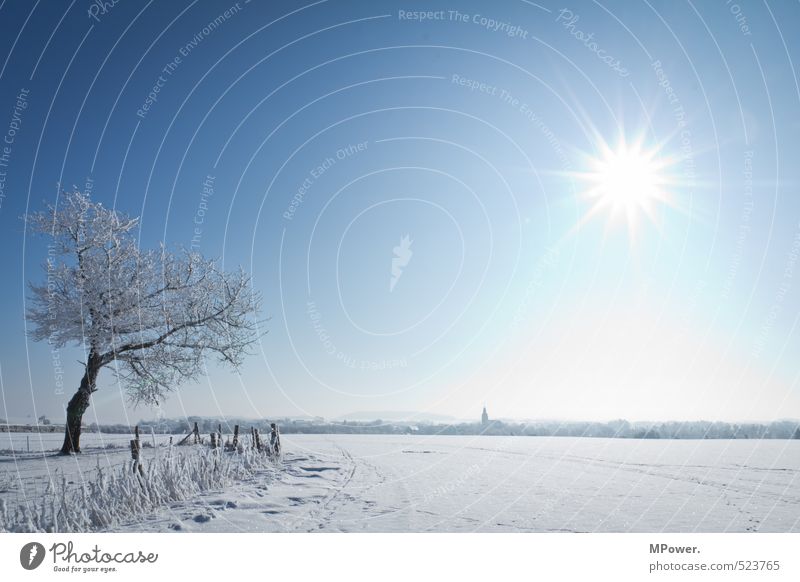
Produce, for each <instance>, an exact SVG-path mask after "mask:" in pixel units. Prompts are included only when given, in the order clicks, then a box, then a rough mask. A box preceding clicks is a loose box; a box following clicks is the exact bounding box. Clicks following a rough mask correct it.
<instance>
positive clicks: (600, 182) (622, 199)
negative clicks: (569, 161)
mask: <svg viewBox="0 0 800 582" xmlns="http://www.w3.org/2000/svg"><path fill="white" fill-rule="evenodd" d="M667 165H668V163H667V162H665V161H664V159H663V158H661V159H660V158H659V156H658V149H653V150H644V149H643V148H642V147H641V145H639V144H628V143H626V142H625V141H621V142H620V143H619V145H617V147H616V148H611V147H609V146H608V145H606V144H603V147H601V151H600V153H599V155H598V156H597V157H594V158H592V159H591V160H590V162H589V171H587V172H584V173H581V174H580V178H582V179H583V180H584V181H585V182H586V183H587V185H588V187H587V189H586V191H585V197H586V198H587V199H588V200H589V201H590V202H591V203H592V206H591V208H590V209H589V212H588V213H587V215H586V216H585V217H584V221H582V222H585V221H586V220H588V219H590V218H591V217H593V216H594V215H596V214H598V213H600V212H607V213H608V214H609V218H610V220H611V222H612V223H613V222H615V221H618V220H619V219H622V220H624V222H625V223H626V224H627V226H628V230H629V232H630V233H631V235H633V233H634V232H635V231H636V228H637V226H638V223H639V221H640V219H641V218H642V217H643V216H646V217H647V218H649V219H650V220H651V221H652V222H653V223H654V224H658V223H657V217H658V216H657V212H658V210H659V206H660V205H661V204H664V203H669V202H670V200H669V190H668V186H669V185H668V180H667V175H666V170H665V168H666V166H667Z"/></svg>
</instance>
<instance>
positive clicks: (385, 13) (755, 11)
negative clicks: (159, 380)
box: [0, 0, 800, 422]
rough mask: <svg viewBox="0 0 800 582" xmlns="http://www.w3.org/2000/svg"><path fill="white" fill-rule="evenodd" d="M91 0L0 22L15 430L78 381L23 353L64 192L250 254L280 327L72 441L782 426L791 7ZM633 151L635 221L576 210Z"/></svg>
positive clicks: (105, 397)
mask: <svg viewBox="0 0 800 582" xmlns="http://www.w3.org/2000/svg"><path fill="white" fill-rule="evenodd" d="M98 6H99V5H98V4H95V3H90V2H88V1H85V0H75V1H74V2H71V3H70V2H36V3H34V2H24V1H21V0H17V1H14V0H6V1H5V2H3V3H2V4H0V33H1V34H0V45H2V50H0V57H2V59H3V62H2V64H1V65H0V66H2V69H0V88H2V94H1V95H0V132H2V133H3V134H4V136H5V137H7V138H9V139H11V143H10V144H9V143H7V142H6V143H5V145H7V146H8V147H9V150H7V153H6V163H5V165H4V166H3V167H0V171H2V172H3V175H0V178H4V181H3V182H0V185H2V190H0V193H1V196H0V201H1V204H2V205H0V237H2V247H3V249H4V253H3V273H4V275H5V276H4V278H3V284H2V286H0V300H1V301H0V329H2V330H3V332H2V336H1V337H0V342H2V349H1V350H0V377H1V378H2V393H3V399H4V400H3V408H2V415H3V416H5V417H8V418H12V419H24V418H25V417H27V416H28V415H33V414H34V412H35V413H36V414H47V415H49V416H50V417H51V418H54V419H59V418H60V417H61V416H62V414H63V413H62V410H63V407H64V405H65V403H66V401H67V400H68V398H69V396H70V395H71V393H72V392H73V391H74V389H75V388H77V385H78V382H79V378H80V374H81V371H80V365H79V363H78V361H79V360H80V359H81V357H82V352H81V350H80V349H79V348H78V347H75V348H72V349H64V350H62V351H61V352H59V353H57V354H54V353H53V352H52V351H51V349H50V347H49V346H47V345H42V344H35V343H32V342H30V341H29V340H28V339H26V335H25V324H24V317H23V314H24V310H25V306H26V290H25V284H26V281H30V280H38V279H41V277H42V276H43V273H42V270H41V266H40V265H41V262H42V260H43V259H44V257H45V242H44V241H42V240H37V239H35V238H32V237H30V236H26V234H25V232H24V225H23V223H22V221H21V220H20V216H21V215H23V214H24V213H25V212H28V211H31V210H38V209H41V208H42V207H43V206H44V204H45V203H47V202H52V201H53V200H54V199H55V197H56V194H57V192H58V189H59V184H61V185H62V186H63V187H64V188H71V187H72V186H73V185H75V186H77V187H78V188H79V189H87V187H88V188H90V189H91V191H92V196H93V197H94V198H95V199H96V200H99V201H102V202H103V203H104V204H107V205H114V206H115V207H116V208H118V209H120V210H121V211H124V212H126V213H129V214H133V215H141V217H142V228H141V232H140V233H139V236H140V242H141V245H142V246H144V247H147V246H152V245H155V244H157V243H158V242H159V241H161V240H164V241H166V242H167V243H168V244H169V245H174V246H177V245H185V246H190V245H195V248H197V249H198V250H200V251H201V252H202V253H204V254H205V255H207V256H211V257H218V258H219V259H220V260H221V261H223V262H224V264H225V265H226V266H227V267H229V268H234V267H236V266H238V265H242V266H243V267H244V268H245V269H246V270H248V271H249V272H250V273H252V275H253V280H254V284H255V286H256V287H257V288H258V289H259V290H260V291H261V292H262V293H263V295H264V315H265V316H266V317H269V318H270V319H269V322H268V324H267V325H268V330H269V333H268V334H266V335H265V336H264V338H263V339H262V341H261V343H260V345H259V347H258V350H257V353H256V354H255V355H254V356H253V357H251V358H250V359H248V361H247V362H246V364H245V366H244V367H243V368H242V370H241V373H240V374H238V375H237V374H232V373H230V372H229V371H227V370H224V369H217V368H216V367H213V366H211V367H210V368H209V374H208V378H207V380H205V381H203V382H201V383H200V384H186V385H183V386H181V387H180V389H179V390H176V392H175V393H174V394H173V395H172V397H171V398H170V399H169V400H168V401H167V402H166V403H164V405H163V407H162V409H161V410H160V411H152V410H147V409H138V410H135V409H133V408H132V407H131V406H129V405H128V404H126V402H125V399H124V394H123V392H122V391H121V390H120V387H119V386H117V385H116V384H115V383H114V381H113V378H112V375H111V374H110V373H109V372H108V371H106V372H104V373H103V374H102V375H101V378H100V386H101V389H100V391H98V392H97V393H96V395H95V397H94V401H93V405H92V408H91V409H90V411H89V413H88V414H87V422H92V421H94V420H99V421H100V422H106V421H126V420H136V419H138V418H142V417H151V416H152V415H153V414H155V413H158V414H167V415H169V416H179V415H183V414H208V415H244V416H278V415H322V416H326V417H335V416H338V415H341V414H346V413H348V412H352V411H360V410H380V411H385V410H413V411H424V412H430V413H440V414H449V415H453V416H456V417H477V415H478V414H479V412H480V408H481V406H482V405H483V404H484V402H485V403H486V404H487V406H488V407H489V410H490V413H491V414H492V415H493V416H501V417H515V418H572V419H609V418H617V417H627V418H632V419H666V418H673V419H683V418H685V419H696V418H708V419H717V418H719V419H728V420H743V419H748V420H751V419H755V420H769V419H774V418H785V417H798V416H800V387H798V378H799V376H798V373H800V370H799V369H798V366H797V353H798V350H800V340H799V339H798V330H797V322H798V316H800V293H798V288H799V287H798V282H797V279H798V277H799V276H800V267H798V265H797V259H798V252H800V238H798V237H800V201H798V197H797V186H798V183H799V182H800V181H799V180H798V171H799V169H798V166H797V164H796V160H797V159H798V144H797V140H796V138H794V136H796V135H797V133H798V130H799V129H800V127H798V125H800V121H798V119H800V116H798V112H799V107H800V88H798V82H797V74H796V71H795V69H794V67H793V63H794V62H800V49H798V46H797V41H796V38H795V35H792V34H791V32H792V31H791V29H790V28H789V24H790V23H791V22H795V21H797V18H798V16H800V14H798V11H800V7H798V6H797V5H796V4H795V3H781V2H767V3H763V4H756V3H752V4H751V3H747V4H745V3H742V4H736V3H734V2H728V3H725V2H714V3H710V2H705V3H701V2H642V3H638V2H604V3H598V2H572V3H569V4H567V5H563V4H552V3H548V2H541V3H532V2H525V1H522V0H520V1H509V2H503V3H499V4H498V5H491V6H490V5H488V4H487V3H481V2H450V3H446V2H425V3H422V2H416V3H414V2H408V3H406V2H370V3H366V2H364V3H354V2H350V3H346V2H334V1H327V2H326V1H322V2H316V3H312V2H309V3H302V2H269V3H266V2H264V3H257V2H249V3H248V2H243V1H242V2H239V3H238V4H237V3H234V2H231V3H225V2H215V3H211V2H202V1H197V2H149V3H145V2H139V3H134V2H118V3H117V4H116V5H113V6H112V5H111V4H110V3H108V4H107V7H106V8H105V9H102V10H101V9H100V8H98ZM226 10H227V13H226ZM419 11H425V12H427V14H426V15H425V16H426V18H425V19H424V20H421V19H420V17H419V15H418V14H416V13H418V12H419ZM156 90H157V92H156ZM20 95H22V96H23V99H19V96H20ZM149 95H150V97H148V96H149ZM152 97H155V99H152ZM9 132H10V133H9ZM11 134H13V135H11ZM637 144H638V145H637ZM637 148H638V149H637ZM624 151H641V152H643V155H644V154H646V155H650V156H651V158H650V159H651V161H652V163H653V165H654V166H656V168H657V170H654V171H652V172H650V173H649V174H648V176H647V179H648V180H650V182H653V181H655V182H657V184H656V186H657V190H658V195H657V196H654V197H653V198H652V199H650V200H648V201H647V203H648V208H649V209H650V211H651V213H652V216H651V217H648V216H646V215H645V213H643V212H642V211H641V209H640V208H639V207H638V206H637V204H638V203H636V204H633V205H632V206H631V218H630V219H629V220H628V219H626V218H625V217H624V216H623V214H624V213H616V214H615V213H614V212H612V211H611V209H613V207H614V206H613V200H612V199H609V198H608V189H607V188H606V189H605V190H604V192H605V194H602V193H601V194H600V196H599V198H596V197H595V198H593V197H592V193H593V192H594V193H596V189H597V187H598V178H597V174H598V173H597V171H596V168H597V167H598V164H600V165H601V166H602V164H603V163H605V162H604V160H605V161H606V162H607V161H608V156H609V155H612V156H616V157H614V159H619V156H620V152H624ZM609 152H610V154H609ZM637 159H639V161H641V156H640V157H639V158H637ZM640 165H641V164H640ZM602 167H605V166H602ZM600 173H601V174H603V175H604V176H605V173H603V172H600ZM629 177H630V174H629V173H626V172H623V180H627V179H628V178H629ZM602 180H606V179H605V178H603V179H602ZM602 180H601V182H602ZM606 181H607V180H606ZM204 183H206V184H210V185H211V188H212V189H213V194H210V193H208V192H206V194H205V195H204V193H203V187H204ZM607 185H608V184H607V183H600V184H599V186H600V187H601V190H602V189H603V187H605V186H607ZM637 192H638V190H637ZM598 201H599V202H600V203H601V206H602V208H600V209H599V210H597V212H593V211H592V208H593V205H594V204H595V203H596V202H598ZM610 202H611V204H609V203H610ZM406 236H407V237H408V241H409V242H407V243H405V247H404V248H405V249H406V251H410V254H408V253H407V252H406V251H402V248H403V244H404V243H402V240H403V237H406ZM396 247H397V248H401V251H400V252H401V253H405V254H406V256H405V259H403V260H400V263H402V264H399V266H398V267H397V269H399V271H398V270H395V271H393V266H392V261H393V259H397V258H398V257H397V255H396V252H395V250H394V249H395V248H396ZM393 279H395V281H394V284H392V280H393ZM54 357H57V358H59V359H60V362H61V363H62V367H63V369H64V374H63V392H64V393H63V394H60V393H59V388H58V386H57V384H58V382H57V378H56V372H55V366H54V363H53V360H54Z"/></svg>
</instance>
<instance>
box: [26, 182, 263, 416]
mask: <svg viewBox="0 0 800 582" xmlns="http://www.w3.org/2000/svg"><path fill="white" fill-rule="evenodd" d="M59 202H60V204H59V207H58V208H55V207H50V208H48V210H47V211H45V212H40V213H36V214H32V215H30V216H28V217H27V222H28V225H29V226H30V227H31V229H32V230H33V231H35V232H37V233H40V234H43V235H46V236H49V237H51V238H52V241H53V242H52V245H51V247H50V248H51V249H52V250H51V252H50V253H49V256H48V261H47V263H46V264H45V265H44V266H45V269H46V271H47V280H46V281H45V282H44V283H43V284H31V285H30V291H31V306H30V308H29V310H28V313H27V318H28V320H29V321H30V322H31V323H32V330H31V332H30V335H31V337H32V339H34V340H45V339H47V340H48V341H50V342H51V343H52V344H54V345H56V346H59V347H60V346H64V345H66V344H78V345H83V346H86V347H87V349H88V351H89V353H90V357H91V356H94V357H95V361H96V362H97V363H98V365H99V366H104V365H107V364H111V363H112V362H113V363H114V364H115V365H114V366H113V367H114V370H115V373H116V374H117V376H118V377H119V378H120V379H121V380H122V381H123V384H124V385H125V387H126V389H127V391H128V394H129V396H130V398H131V399H132V400H133V401H134V402H137V403H138V402H142V403H148V404H154V403H157V402H159V401H160V400H161V399H162V398H163V397H164V396H165V395H166V393H168V392H169V391H171V390H172V389H174V388H175V387H176V386H177V385H178V384H180V383H181V382H183V381H185V380H187V379H195V378H197V377H198V376H199V375H201V373H202V371H203V368H204V366H203V363H204V360H205V358H206V357H207V356H214V357H216V358H217V359H218V360H219V361H220V362H222V363H226V364H229V365H232V366H234V367H237V366H239V365H240V364H241V363H242V360H243V358H244V356H245V355H246V354H248V353H249V349H250V348H251V347H252V346H253V345H254V344H255V343H256V342H257V341H258V339H259V333H258V322H257V321H256V320H255V319H254V317H255V315H256V314H257V313H258V311H259V310H260V307H261V298H260V295H259V294H258V293H257V292H255V291H254V290H253V289H252V285H251V280H250V278H249V277H248V276H247V275H246V274H245V273H244V272H243V271H241V270H239V271H234V272H225V271H223V270H221V269H220V267H219V266H218V264H217V262H216V261H214V260H209V259H205V258H203V257H202V256H201V255H199V254H198V253H195V252H191V251H189V250H186V249H180V250H178V251H175V252H171V251H169V250H167V249H166V248H165V247H164V246H163V245H161V246H160V247H159V248H158V249H156V250H140V249H139V246H138V245H137V244H136V238H135V233H134V229H135V227H136V226H137V225H138V219H131V218H129V217H127V216H125V215H123V214H121V213H119V212H117V211H114V210H109V209H106V208H105V207H103V206H102V205H101V204H99V203H94V202H92V201H91V200H90V198H89V196H88V195H85V194H82V193H80V192H72V193H65V194H64V195H63V197H62V198H61V199H60V201H59Z"/></svg>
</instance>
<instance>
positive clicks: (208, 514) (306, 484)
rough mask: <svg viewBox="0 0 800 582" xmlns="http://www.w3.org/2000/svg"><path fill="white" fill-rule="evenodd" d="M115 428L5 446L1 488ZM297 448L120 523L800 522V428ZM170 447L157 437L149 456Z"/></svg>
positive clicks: (61, 467)
mask: <svg viewBox="0 0 800 582" xmlns="http://www.w3.org/2000/svg"><path fill="white" fill-rule="evenodd" d="M87 436H88V435H87ZM105 436H106V437H107V438H106V439H105V441H103V443H99V442H96V443H90V442H88V441H87V443H86V444H85V445H84V450H85V452H84V453H83V454H82V455H80V456H75V457H58V456H52V455H50V456H44V457H43V456H41V455H38V456H36V455H19V454H17V455H16V456H11V455H8V454H2V455H0V500H3V499H4V500H5V501H6V502H7V503H8V504H9V505H12V504H13V503H14V502H15V501H18V500H19V499H20V497H25V496H33V495H36V494H39V493H41V492H42V491H43V489H44V487H45V483H46V482H47V481H48V480H49V479H50V478H52V475H53V474H54V473H55V472H56V470H57V471H58V474H59V475H60V474H64V475H66V476H67V477H68V478H69V479H70V480H72V481H74V482H75V483H78V484H79V483H80V482H81V480H90V479H91V478H92V472H93V471H96V467H97V464H98V461H99V462H100V464H101V465H102V466H115V465H118V464H120V463H125V462H128V461H129V458H130V454H129V452H128V451H127V450H125V449H116V450H114V449H110V450H109V449H104V448H100V447H102V446H103V445H104V444H106V442H108V441H113V442H115V443H119V444H120V445H123V444H125V443H127V440H128V439H129V438H130V437H129V436H128V435H120V436H119V437H118V438H116V439H114V438H108V435H105ZM95 438H96V437H95V436H92V437H90V440H91V439H95ZM150 438H151V437H150V436H149V435H142V441H143V442H145V441H147V440H148V439H150ZM167 438H168V437H167ZM157 439H158V440H159V441H162V442H163V439H164V437H163V436H158V437H157ZM31 440H33V437H32V439H31ZM18 441H19V435H17V436H16V437H15V445H16V446H15V448H16V449H17V450H19V449H20V447H19V442H18ZM90 445H96V446H97V447H98V448H92V447H91V446H90ZM0 448H7V447H5V446H4V445H0ZM44 448H46V447H44ZM283 448H284V456H283V461H282V463H281V466H280V467H279V469H278V470H277V471H274V470H270V471H263V472H258V473H256V474H255V475H254V476H252V477H251V478H248V479H245V480H242V481H238V482H236V483H235V484H233V485H232V486H230V487H228V488H226V489H225V490H222V491H210V492H206V493H203V494H201V495H198V496H196V497H193V498H192V499H190V500H188V501H181V502H176V503H173V504H170V505H169V506H166V507H162V508H161V509H158V510H156V511H155V512H154V513H151V514H148V515H138V516H136V518H135V519H131V520H130V521H128V522H126V523H123V524H121V525H119V526H115V527H114V529H113V531H123V532H161V531H182V532H296V531H299V532H309V531H310V532H315V531H323V532H423V531H444V532H472V531H478V532H484V531H503V532H516V531H521V532H662V531H665V532H727V531H730V532H746V531H750V532H754V531H759V532H800V487H799V486H800V479H798V474H800V441H797V440H795V441H786V440H758V441H757V440H634V439H590V438H566V437H486V436H393V435H283ZM182 449H183V448H182ZM186 449H187V451H188V450H190V449H191V447H188V448H186ZM163 451H164V448H163V447H158V448H156V449H144V450H143V455H144V456H145V465H146V464H147V456H148V455H154V454H163Z"/></svg>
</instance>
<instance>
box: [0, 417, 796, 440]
mask: <svg viewBox="0 0 800 582" xmlns="http://www.w3.org/2000/svg"><path fill="white" fill-rule="evenodd" d="M272 422H275V423H277V424H278V426H279V427H280V430H281V432H282V433H284V434H423V435H480V434H482V435H491V436H570V437H595V438H633V439H800V421H797V420H781V421H775V422H770V423H732V422H710V421H704V420H697V421H687V422H679V421H669V422H629V421H627V420H613V421H610V422H574V421H573V422H559V421H532V422H504V421H499V420H495V421H491V422H490V423H489V424H488V425H486V426H483V425H481V424H480V423H470V422H464V423H452V424H433V423H417V424H415V423H411V422H397V421H391V422H384V421H382V420H373V421H368V422H365V421H343V422H325V421H322V420H315V421H309V420H291V419H286V418H282V419H281V418H278V419H262V420H253V419H230V418H229V419H227V420H221V419H217V418H205V417H199V416H190V417H188V418H182V419H158V420H150V421H147V420H142V421H140V422H139V429H140V431H142V432H143V433H145V434H147V433H150V432H151V431H153V432H155V433H157V434H187V433H188V432H190V431H191V429H192V427H193V426H194V423H197V426H198V429H199V430H200V432H201V433H211V432H216V431H217V430H219V429H220V428H221V429H222V432H223V434H232V433H233V428H234V426H235V425H237V424H238V425H239V429H240V431H242V432H246V431H248V430H250V428H251V427H255V428H257V429H259V430H260V431H262V432H264V431H268V430H269V426H270V423H272ZM63 430H64V427H63V425H52V424H51V425H36V424H33V425H8V424H4V423H0V432H59V431H63ZM84 431H86V432H103V433H114V434H125V433H132V432H133V427H132V426H128V425H125V424H106V425H99V426H98V425H97V424H94V423H93V424H90V425H87V426H86V427H84Z"/></svg>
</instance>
